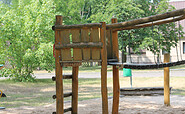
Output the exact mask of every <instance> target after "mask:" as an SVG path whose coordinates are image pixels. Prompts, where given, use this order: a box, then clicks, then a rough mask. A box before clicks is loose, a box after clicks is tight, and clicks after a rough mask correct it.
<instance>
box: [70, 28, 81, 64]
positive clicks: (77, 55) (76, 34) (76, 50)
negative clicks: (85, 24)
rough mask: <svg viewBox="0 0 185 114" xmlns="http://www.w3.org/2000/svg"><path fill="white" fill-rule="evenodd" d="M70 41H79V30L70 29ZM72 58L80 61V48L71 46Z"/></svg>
mask: <svg viewBox="0 0 185 114" xmlns="http://www.w3.org/2000/svg"><path fill="white" fill-rule="evenodd" d="M71 34H72V42H73V43H79V42H81V41H80V30H71ZM73 60H74V61H81V60H82V50H81V49H79V48H73Z"/></svg>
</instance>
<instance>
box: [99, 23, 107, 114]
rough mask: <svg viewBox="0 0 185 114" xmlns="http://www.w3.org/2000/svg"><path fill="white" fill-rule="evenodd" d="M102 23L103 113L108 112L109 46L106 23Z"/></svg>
mask: <svg viewBox="0 0 185 114" xmlns="http://www.w3.org/2000/svg"><path fill="white" fill-rule="evenodd" d="M101 23H102V28H100V38H101V42H102V43H103V48H102V49H101V59H102V66H101V95H102V114H108V96H107V48H106V23H105V22H101Z"/></svg>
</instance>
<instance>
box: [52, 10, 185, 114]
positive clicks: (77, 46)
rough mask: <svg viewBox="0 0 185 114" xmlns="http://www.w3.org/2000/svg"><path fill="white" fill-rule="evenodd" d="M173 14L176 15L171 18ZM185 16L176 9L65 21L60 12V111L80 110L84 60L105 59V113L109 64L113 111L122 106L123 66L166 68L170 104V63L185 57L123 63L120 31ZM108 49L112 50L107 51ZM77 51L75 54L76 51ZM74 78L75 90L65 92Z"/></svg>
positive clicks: (57, 55)
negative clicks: (67, 102) (66, 70)
mask: <svg viewBox="0 0 185 114" xmlns="http://www.w3.org/2000/svg"><path fill="white" fill-rule="evenodd" d="M171 17H173V19H171ZM182 19H185V9H180V10H175V11H171V12H167V13H164V14H159V15H154V16H150V17H145V18H141V19H135V20H131V21H127V22H121V23H117V19H116V18H114V19H112V20H111V21H112V24H107V25H106V23H105V22H101V23H91V24H80V25H62V16H56V24H55V26H53V27H52V29H53V30H54V31H55V65H56V71H55V73H56V77H53V78H52V79H53V80H54V81H56V95H54V96H53V98H56V112H54V113H57V114H63V113H64V112H68V111H72V113H73V114H76V113H77V112H78V108H77V107H78V69H79V66H80V65H81V63H82V62H100V63H101V94H102V113H103V114H108V97H107V65H112V66H113V106H112V113H113V114H118V108H119V95H120V86H119V67H122V68H130V69H154V68H164V104H165V105H168V106H169V105H170V87H169V67H170V66H174V65H180V64H185V60H182V61H177V62H174V63H170V62H169V60H170V54H169V53H166V54H164V63H160V64H147V65H142V64H133V63H123V64H122V63H119V62H118V61H119V54H118V53H119V51H118V34H117V31H120V30H130V29H138V28H144V27H150V26H154V25H160V24H165V23H170V22H174V21H179V20H182ZM107 50H108V51H107ZM72 51H73V55H72V53H71V52H72ZM64 66H67V67H69V66H71V67H73V68H72V75H63V71H62V69H63V67H64ZM71 78H72V92H70V93H63V79H71ZM69 96H72V106H71V107H69V108H67V109H64V108H63V107H64V98H65V97H69Z"/></svg>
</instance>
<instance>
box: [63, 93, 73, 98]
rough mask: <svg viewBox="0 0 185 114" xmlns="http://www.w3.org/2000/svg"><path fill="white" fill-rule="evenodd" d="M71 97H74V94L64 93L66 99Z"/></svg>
mask: <svg viewBox="0 0 185 114" xmlns="http://www.w3.org/2000/svg"><path fill="white" fill-rule="evenodd" d="M70 96H72V92H69V93H64V98H65V97H70Z"/></svg>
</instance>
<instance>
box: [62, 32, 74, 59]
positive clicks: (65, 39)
mask: <svg viewBox="0 0 185 114" xmlns="http://www.w3.org/2000/svg"><path fill="white" fill-rule="evenodd" d="M69 35H70V31H69V30H63V31H61V40H62V41H61V43H62V44H70V38H69ZM71 60H72V57H71V49H70V48H66V49H62V61H71Z"/></svg>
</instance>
